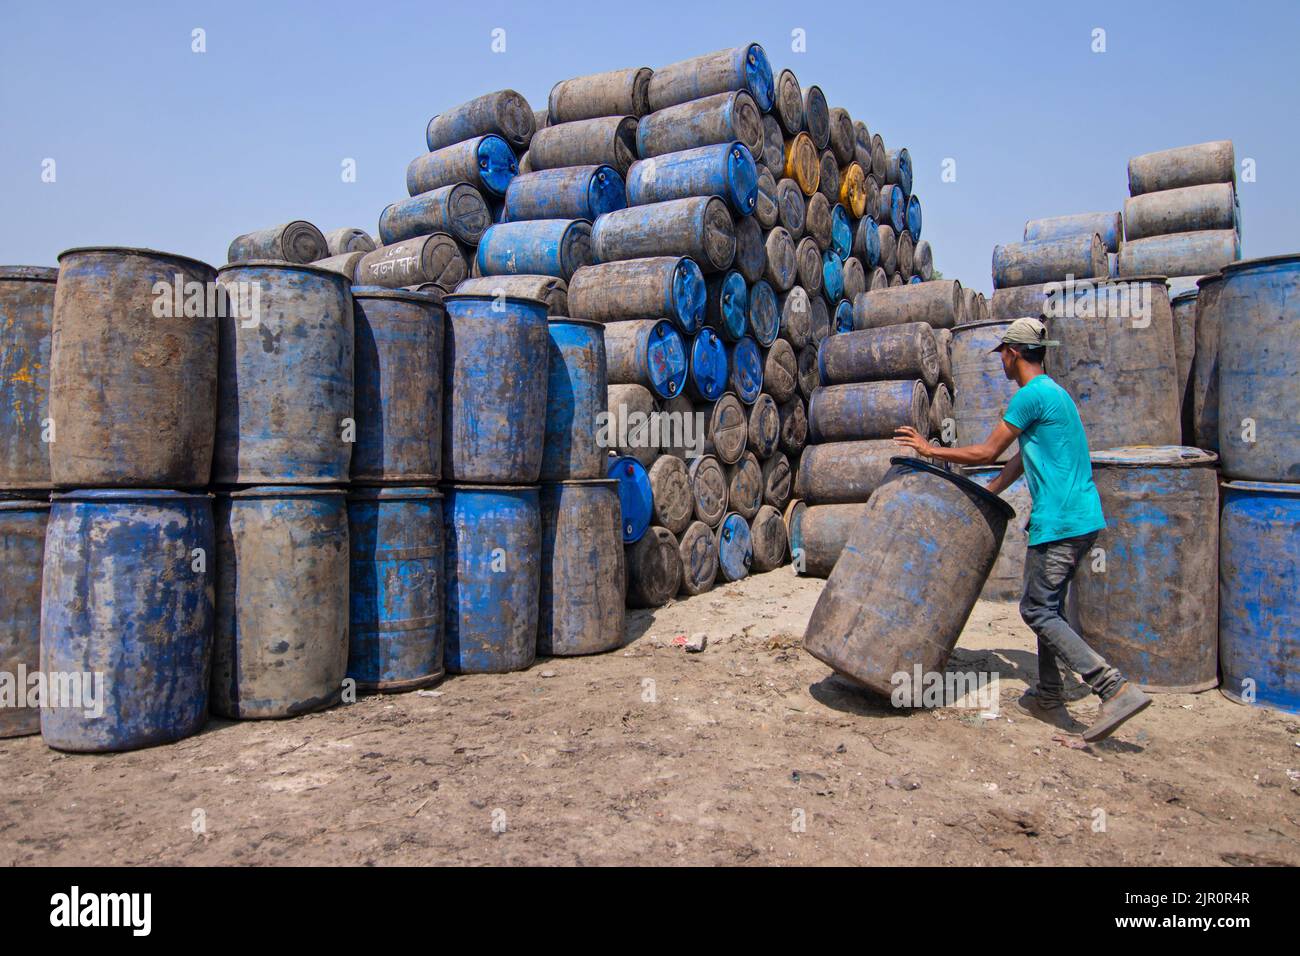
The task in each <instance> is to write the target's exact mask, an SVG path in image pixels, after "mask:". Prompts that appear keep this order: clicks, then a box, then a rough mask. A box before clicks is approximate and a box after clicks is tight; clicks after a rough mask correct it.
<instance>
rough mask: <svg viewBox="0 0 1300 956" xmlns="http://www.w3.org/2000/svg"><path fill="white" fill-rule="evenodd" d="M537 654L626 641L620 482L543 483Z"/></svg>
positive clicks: (590, 650) (585, 650)
mask: <svg viewBox="0 0 1300 956" xmlns="http://www.w3.org/2000/svg"><path fill="white" fill-rule="evenodd" d="M541 522H542V524H541V527H542V538H541V602H540V608H539V611H538V618H537V653H538V654H544V655H548V656H557V657H564V656H569V655H576V654H599V653H601V652H603V651H610V650H613V649H614V648H616V647H618V646H620V645H621V644H622V643H623V614H624V610H623V609H624V607H625V606H626V597H627V595H626V588H627V573H626V569H625V566H624V556H623V538H622V534H621V532H620V525H621V522H622V519H621V516H620V512H619V500H618V485H617V483H616V482H613V481H609V480H606V479H599V480H595V481H562V482H557V483H555V484H546V485H542V491H541Z"/></svg>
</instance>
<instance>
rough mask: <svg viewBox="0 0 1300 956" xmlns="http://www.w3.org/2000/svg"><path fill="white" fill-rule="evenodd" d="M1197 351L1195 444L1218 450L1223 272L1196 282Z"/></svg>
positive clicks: (1194, 368) (1193, 387)
mask: <svg viewBox="0 0 1300 956" xmlns="http://www.w3.org/2000/svg"><path fill="white" fill-rule="evenodd" d="M1197 289H1198V292H1197V296H1196V351H1195V358H1194V359H1193V361H1192V381H1191V401H1192V434H1193V436H1194V437H1195V441H1194V442H1193V445H1194V446H1195V447H1197V448H1206V449H1209V450H1210V451H1214V452H1217V451H1218V450H1219V331H1220V326H1221V313H1220V312H1219V294H1220V293H1221V292H1222V291H1223V273H1221V272H1216V273H1213V274H1212V275H1208V276H1205V277H1204V278H1203V279H1201V281H1200V282H1199V283H1197Z"/></svg>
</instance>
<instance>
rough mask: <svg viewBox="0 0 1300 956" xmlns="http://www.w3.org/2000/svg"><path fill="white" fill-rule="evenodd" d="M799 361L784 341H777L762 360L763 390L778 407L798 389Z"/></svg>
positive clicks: (792, 349) (791, 348)
mask: <svg viewBox="0 0 1300 956" xmlns="http://www.w3.org/2000/svg"><path fill="white" fill-rule="evenodd" d="M798 363H799V360H798V358H797V357H796V355H795V351H794V348H793V347H792V346H791V345H790V343H789V342H787V341H786V340H785V339H777V340H776V341H775V342H773V343H772V347H771V348H769V349H768V350H767V355H766V356H765V357H764V359H763V389H764V390H765V391H766V392H767V394H769V395H771V396H772V398H773V400H775V401H776V403H777V404H778V405H779V404H781V403H782V402H785V401H788V400H789V399H790V398H792V397H793V396H794V394H795V392H796V390H797V389H798V375H799V364H798Z"/></svg>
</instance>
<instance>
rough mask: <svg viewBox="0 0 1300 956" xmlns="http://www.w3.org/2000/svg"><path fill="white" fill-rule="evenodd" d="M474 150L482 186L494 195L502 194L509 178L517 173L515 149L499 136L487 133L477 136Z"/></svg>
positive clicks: (512, 177) (517, 165)
mask: <svg viewBox="0 0 1300 956" xmlns="http://www.w3.org/2000/svg"><path fill="white" fill-rule="evenodd" d="M474 152H475V155H476V156H477V157H478V176H479V181H480V182H481V183H482V184H483V188H484V189H486V190H487V191H488V192H490V193H492V194H493V195H495V196H504V195H505V193H506V187H507V186H509V185H510V180H512V179H514V178H515V176H516V175H518V173H519V162H518V160H516V159H515V151H514V150H513V149H511V148H510V144H509V143H507V142H506V141H505V140H504V139H502V138H501V137H500V136H497V135H496V134H495V133H489V134H488V135H486V136H483V137H480V138H479V141H478V145H477V146H476V147H475V148H474Z"/></svg>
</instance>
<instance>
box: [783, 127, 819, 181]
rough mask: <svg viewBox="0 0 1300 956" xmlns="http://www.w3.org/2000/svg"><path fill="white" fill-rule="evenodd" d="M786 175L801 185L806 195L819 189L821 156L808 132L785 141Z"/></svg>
mask: <svg viewBox="0 0 1300 956" xmlns="http://www.w3.org/2000/svg"><path fill="white" fill-rule="evenodd" d="M785 175H786V178H787V179H793V180H794V181H795V182H796V183H797V184H798V185H799V189H800V191H801V192H802V193H803V194H804V195H805V196H811V195H812V194H813V193H815V192H816V191H817V183H818V182H819V180H820V178H821V156H820V155H818V153H817V147H816V146H814V145H813V141H812V137H811V136H809V135H808V134H807V133H800V134H798V135H797V136H794V137H792V138H791V139H787V140H786V141H785Z"/></svg>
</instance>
